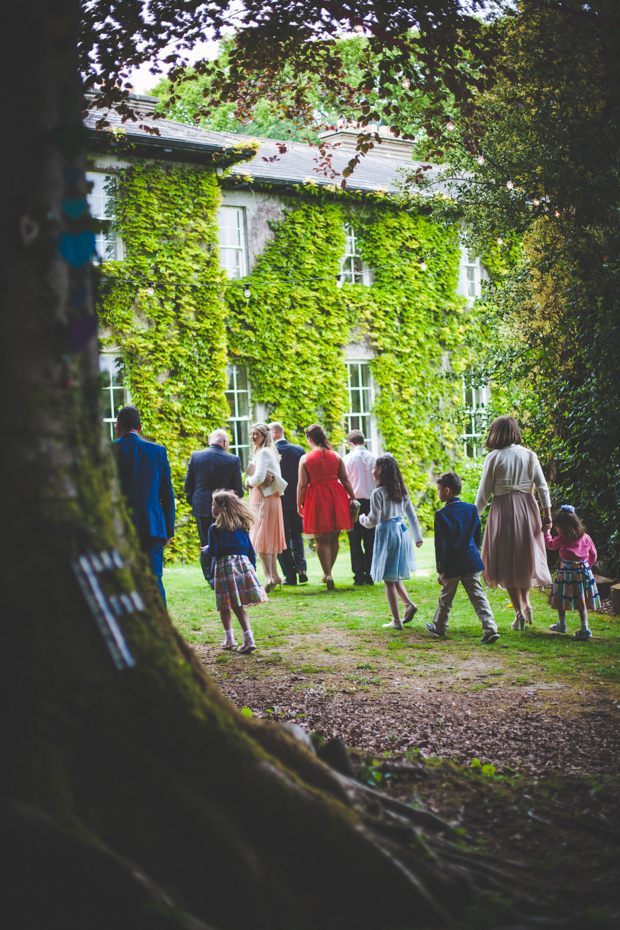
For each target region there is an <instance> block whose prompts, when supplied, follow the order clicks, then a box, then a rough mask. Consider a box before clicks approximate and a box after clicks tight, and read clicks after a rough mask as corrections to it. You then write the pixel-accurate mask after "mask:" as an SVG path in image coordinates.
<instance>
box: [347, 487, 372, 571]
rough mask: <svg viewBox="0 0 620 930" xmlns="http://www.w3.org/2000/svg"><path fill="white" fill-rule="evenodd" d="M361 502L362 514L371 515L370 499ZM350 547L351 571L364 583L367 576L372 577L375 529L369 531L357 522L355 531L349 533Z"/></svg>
mask: <svg viewBox="0 0 620 930" xmlns="http://www.w3.org/2000/svg"><path fill="white" fill-rule="evenodd" d="M358 500H359V502H360V513H361V514H362V513H365V514H369V513H370V501H369V500H368V498H364V497H362V498H358ZM347 535H348V537H349V546H350V547H351V569H352V570H353V575H354V577H355V580H356V581H363V580H364V578H365V577H366V576H367V575H370V564H371V562H372V550H373V549H374V545H375V528H374V526H373V527H372V529H367V528H366V527H365V526H362V524H361V523H360V522H359V520H358V521H357V523H354V524H353V529H352V530H349V532H348V534H347Z"/></svg>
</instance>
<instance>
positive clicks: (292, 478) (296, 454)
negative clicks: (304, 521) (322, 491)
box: [276, 439, 306, 513]
mask: <svg viewBox="0 0 620 930" xmlns="http://www.w3.org/2000/svg"><path fill="white" fill-rule="evenodd" d="M276 449H277V450H278V452H279V453H280V455H281V456H282V461H281V462H280V471H281V472H282V477H283V478H284V480H285V481H288V487H287V488H286V490H285V492H284V494H283V495H282V510H294V511H295V512H296V513H297V483H298V481H299V460H300V458H301V457H302V455H305V454H306V450H305V449H304V448H303V447H302V446H296V445H295V443H294V442H289V441H288V439H278V441H277V442H276Z"/></svg>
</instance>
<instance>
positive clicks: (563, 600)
mask: <svg viewBox="0 0 620 930" xmlns="http://www.w3.org/2000/svg"><path fill="white" fill-rule="evenodd" d="M551 528H552V529H554V530H555V531H556V533H557V534H558V535H557V536H555V537H552V536H551V533H549V531H547V532H546V533H545V545H546V546H547V549H559V550H560V567H559V569H558V571H557V574H556V576H555V579H554V582H553V585H552V586H551V594H550V595H549V599H548V601H547V603H548V604H550V605H551V607H555V609H556V610H557V612H558V622H557V623H553V624H552V625H551V627H550V628H549V629H551V630H553V632H554V633H566V611H567V610H577V611H579V618H580V620H581V629H580V630H579V631H578V632H577V633H575V634H574V635H573V639H574V640H587V639H591V638H592V633H591V631H590V629H589V627H588V610H599V609H600V606H601V601H600V598H599V595H598V588H597V587H596V581H595V580H594V575H593V574H592V566H593V565H594V563H595V562H596V546H595V545H594V543H593V542H592V540H591V539H590V537H589V536H588V534H587V533H586V528H585V526H584V525H583V523H582V522H581V520H580V519H579V517H578V516H577V514H576V513H575V508H574V507H571V505H570V504H562V506H561V507H560V509H559V510H558V512H557V513H556V514H554V516H553V522H552V524H551Z"/></svg>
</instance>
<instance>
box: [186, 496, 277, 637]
mask: <svg viewBox="0 0 620 930" xmlns="http://www.w3.org/2000/svg"><path fill="white" fill-rule="evenodd" d="M211 513H212V514H213V516H214V517H215V523H214V524H213V525H212V526H211V527H209V536H208V538H207V545H206V546H204V547H202V548H201V552H205V553H206V554H207V558H212V559H214V560H215V573H214V580H215V584H214V590H215V606H216V607H217V609H218V610H219V612H220V617H221V620H222V626H223V627H224V637H225V638H224V642H223V643H222V649H235V648H236V649H237V652H253V651H254V650H255V649H256V643H255V642H254V635H253V633H252V628H251V627H250V620H249V617H248V614H247V611H246V607H250V606H251V605H252V604H262V603H264V602H265V601H268V600H269V598H268V597H267V595H266V594H265V590H264V588H263V586H262V585H261V583H260V581H259V580H258V578H257V575H256V555H255V553H254V547H253V546H252V543H251V541H250V526H251V524H252V521H253V519H254V517H253V515H252V512H251V511H250V510H249V508H248V507H247V505H246V504H244V502H243V501H242V500H239V498H238V497H237V496H236V494H233V493H232V492H231V491H215V492H214V494H213V499H212V504H211ZM231 613H233V614H234V615H235V617H236V618H237V620H238V621H239V623H240V624H241V629H242V630H243V643H242V644H241V646H238V647H237V643H236V641H235V634H234V633H233V630H232V616H231Z"/></svg>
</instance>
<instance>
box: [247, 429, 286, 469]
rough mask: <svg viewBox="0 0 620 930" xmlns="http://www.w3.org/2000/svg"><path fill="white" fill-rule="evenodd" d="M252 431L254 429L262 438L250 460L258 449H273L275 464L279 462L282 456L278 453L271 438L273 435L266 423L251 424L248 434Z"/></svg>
mask: <svg viewBox="0 0 620 930" xmlns="http://www.w3.org/2000/svg"><path fill="white" fill-rule="evenodd" d="M253 429H255V430H256V432H257V433H260V434H261V436H262V437H263V441H262V443H261V444H260V446H259V447H258V449H255V450H254V452H253V453H252V458H254V456H255V455H256V453H257V452H258V451H259V450H260V449H273V454H274V455H275V457H276V462H279V461H280V459H281V458H282V456H281V455H280V453H279V452H278V448H277V446H276V444H275V440H274V438H273V433H272V432H271V430H270V429H269V427H268V426H267V424H266V423H253V424H252V426H251V427H250V433H252V430H253Z"/></svg>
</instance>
